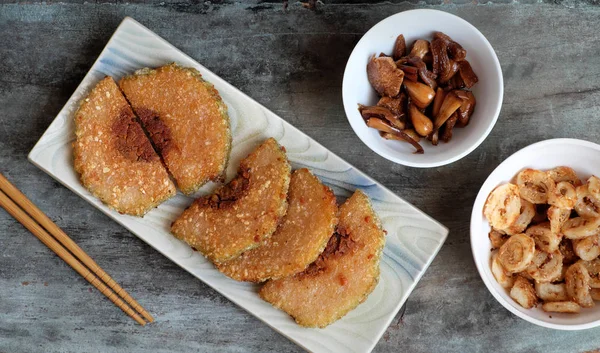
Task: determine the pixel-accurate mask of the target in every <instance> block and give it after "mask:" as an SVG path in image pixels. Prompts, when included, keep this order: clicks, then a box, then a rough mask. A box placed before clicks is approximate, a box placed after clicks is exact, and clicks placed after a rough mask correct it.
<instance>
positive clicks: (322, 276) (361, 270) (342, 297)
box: [259, 191, 385, 328]
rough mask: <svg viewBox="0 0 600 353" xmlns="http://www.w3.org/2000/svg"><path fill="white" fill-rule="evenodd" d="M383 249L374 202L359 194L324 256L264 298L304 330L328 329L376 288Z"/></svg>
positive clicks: (264, 292)
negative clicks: (326, 327)
mask: <svg viewBox="0 0 600 353" xmlns="http://www.w3.org/2000/svg"><path fill="white" fill-rule="evenodd" d="M384 245H385V234H384V231H383V229H382V228H381V224H380V221H379V218H378V217H377V214H375V212H374V211H373V209H372V208H371V204H370V202H369V198H368V197H367V196H366V195H365V194H364V193H363V192H361V191H356V192H355V193H354V195H352V196H351V197H350V198H349V199H348V200H347V201H346V202H345V203H344V204H343V205H342V206H341V207H340V215H339V223H338V226H337V231H336V233H335V234H334V235H333V236H332V237H331V238H330V239H329V242H328V243H327V247H326V248H325V250H324V251H323V253H322V254H321V255H320V256H319V258H318V259H317V260H316V261H315V262H314V263H312V264H311V265H310V266H309V267H308V268H307V269H306V270H305V271H303V272H301V273H299V274H296V275H294V276H290V277H286V278H282V279H278V280H273V281H269V282H267V283H266V284H265V285H264V286H263V287H262V288H261V289H260V292H259V295H260V296H261V298H263V299H264V300H266V301H267V302H269V303H271V304H272V305H273V306H275V307H277V308H279V309H281V310H283V311H285V312H287V313H288V314H289V315H290V316H292V317H293V318H294V319H295V320H296V322H297V323H298V324H299V325H301V326H307V327H321V328H322V327H325V326H327V325H329V324H331V323H333V322H334V321H336V320H338V319H340V318H341V317H343V316H344V315H346V314H347V313H348V312H349V311H350V310H352V309H354V308H355V307H356V306H358V304H360V303H362V302H363V301H364V300H365V299H366V298H367V296H368V295H369V294H370V293H371V292H372V291H373V289H375V286H376V285H377V282H378V280H379V260H380V257H381V252H382V250H383V247H384Z"/></svg>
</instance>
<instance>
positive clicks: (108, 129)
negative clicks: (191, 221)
mask: <svg viewBox="0 0 600 353" xmlns="http://www.w3.org/2000/svg"><path fill="white" fill-rule="evenodd" d="M75 136H76V140H75V142H74V143H73V156H74V167H75V171H77V173H79V174H80V177H81V182H82V184H83V185H84V186H85V187H86V188H87V189H88V190H89V191H90V192H91V193H92V194H93V195H94V196H96V197H97V198H99V199H100V200H102V202H104V203H105V204H107V205H108V206H109V207H111V208H113V209H114V210H116V211H118V212H120V213H124V214H129V215H135V216H143V215H144V214H145V213H146V212H148V211H149V210H150V209H152V208H154V207H156V206H157V205H159V204H160V203H161V202H163V201H164V200H166V199H168V198H170V197H171V196H174V195H175V192H176V191H175V185H174V184H173V182H172V181H171V179H170V178H169V175H168V173H167V170H166V169H165V167H164V166H163V165H162V163H161V161H160V158H159V156H158V155H157V154H156V152H155V151H154V149H153V148H152V145H151V144H150V141H149V140H148V138H147V137H146V135H145V134H144V131H143V130H142V128H141V126H140V125H139V124H138V122H137V121H136V118H135V116H134V114H133V112H132V110H131V107H130V106H129V104H128V103H127V101H126V100H125V97H123V95H122V93H121V91H120V90H119V87H117V84H116V83H115V81H114V80H113V79H112V78H111V77H106V78H104V79H103V80H101V81H100V82H99V83H98V84H97V85H96V87H94V89H92V91H91V92H90V93H89V95H88V96H87V97H86V98H85V99H84V100H83V101H82V103H81V106H80V107H79V110H78V111H77V113H76V114H75Z"/></svg>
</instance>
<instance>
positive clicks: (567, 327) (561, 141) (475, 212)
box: [469, 138, 600, 331]
mask: <svg viewBox="0 0 600 353" xmlns="http://www.w3.org/2000/svg"><path fill="white" fill-rule="evenodd" d="M567 144H570V145H575V146H581V147H587V148H591V149H594V150H597V151H598V152H600V145H599V144H596V143H593V142H590V141H585V140H579V139H573V138H554V139H548V140H543V141H539V142H535V143H532V144H530V145H529V146H526V147H523V148H521V149H520V150H518V151H517V152H515V153H513V154H512V155H511V156H510V157H508V158H506V159H505V160H504V161H502V163H500V164H499V165H498V166H497V167H496V168H495V169H494V170H493V171H492V172H491V173H490V175H489V176H488V177H487V178H486V180H485V181H484V182H483V184H482V185H481V188H480V189H479V192H478V193H477V197H476V198H475V202H474V203H473V209H472V211H471V222H470V226H469V228H470V233H471V234H470V237H469V241H470V242H471V253H472V254H473V261H474V262H475V267H476V268H477V272H478V273H479V277H481V279H482V280H483V283H484V284H485V286H486V288H487V289H488V291H489V292H490V293H491V294H492V296H493V297H494V298H495V299H496V300H497V301H498V302H499V303H500V304H502V306H503V307H504V308H505V309H508V311H510V312H511V313H513V314H515V315H516V316H518V317H520V318H521V319H523V320H525V321H528V322H530V323H532V324H535V325H538V326H541V327H546V328H551V329H555V330H564V331H577V330H586V329H590V328H594V327H597V326H600V318H599V319H598V320H594V321H590V322H587V323H581V324H572V325H571V324H556V323H551V322H546V321H543V320H539V319H536V318H534V317H532V316H530V315H528V314H526V313H523V312H521V311H519V310H517V309H516V308H514V307H513V305H511V304H510V303H509V302H508V301H507V300H505V299H504V298H503V297H502V296H501V295H500V293H498V291H497V290H496V289H495V288H494V286H493V285H492V283H491V280H490V279H489V278H487V276H486V275H485V274H484V269H483V265H482V264H480V262H479V261H478V257H479V255H477V254H478V253H479V252H478V251H477V249H475V246H474V245H473V244H474V242H473V239H474V238H475V237H476V236H481V234H480V232H477V229H476V228H478V225H479V224H480V222H479V221H476V220H477V218H478V217H481V215H482V212H483V211H482V210H480V209H478V208H477V207H476V206H477V205H478V204H480V203H484V202H485V199H487V196H488V195H485V194H484V189H486V188H487V187H489V184H491V183H492V178H493V177H494V176H495V175H496V173H500V171H501V170H503V168H504V166H505V165H507V164H510V163H511V162H512V161H513V160H518V159H520V158H521V156H522V155H523V154H525V153H527V152H528V151H529V150H533V149H540V148H543V147H546V146H549V145H563V146H564V145H567ZM517 172H518V170H516V171H515V174H516V173H517ZM482 200H483V201H482ZM476 233H477V234H476Z"/></svg>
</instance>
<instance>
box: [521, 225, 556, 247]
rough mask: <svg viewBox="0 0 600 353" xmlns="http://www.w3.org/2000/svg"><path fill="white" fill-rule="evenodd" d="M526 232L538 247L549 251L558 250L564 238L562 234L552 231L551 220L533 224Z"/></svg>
mask: <svg viewBox="0 0 600 353" xmlns="http://www.w3.org/2000/svg"><path fill="white" fill-rule="evenodd" d="M525 234H527V235H528V236H530V237H531V238H532V239H533V240H534V241H535V245H536V246H537V247H538V248H540V249H541V250H543V251H545V252H548V253H551V252H554V251H555V250H557V249H558V245H559V244H560V241H561V239H562V235H560V234H559V233H553V232H552V231H551V229H550V223H549V222H544V223H540V224H536V225H534V226H531V227H529V228H527V230H526V231H525Z"/></svg>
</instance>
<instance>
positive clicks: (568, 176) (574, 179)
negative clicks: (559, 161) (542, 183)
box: [546, 166, 581, 187]
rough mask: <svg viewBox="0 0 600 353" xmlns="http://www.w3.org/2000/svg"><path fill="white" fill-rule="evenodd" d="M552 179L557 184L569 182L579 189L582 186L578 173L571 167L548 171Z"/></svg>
mask: <svg viewBox="0 0 600 353" xmlns="http://www.w3.org/2000/svg"><path fill="white" fill-rule="evenodd" d="M546 173H548V176H549V177H550V179H552V180H554V182H555V183H557V184H558V183H560V182H562V181H566V182H569V183H570V184H571V185H573V186H574V187H578V186H579V185H581V179H579V177H578V176H577V173H575V171H574V170H573V168H569V167H565V166H562V167H556V168H554V169H550V170H549V171H547V172H546Z"/></svg>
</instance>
